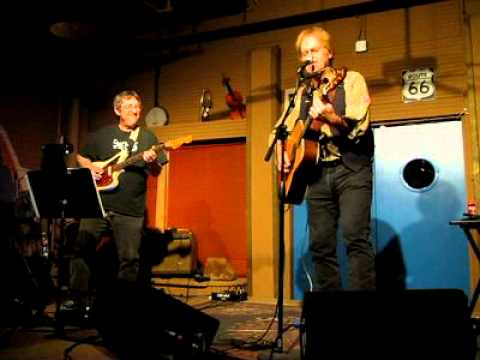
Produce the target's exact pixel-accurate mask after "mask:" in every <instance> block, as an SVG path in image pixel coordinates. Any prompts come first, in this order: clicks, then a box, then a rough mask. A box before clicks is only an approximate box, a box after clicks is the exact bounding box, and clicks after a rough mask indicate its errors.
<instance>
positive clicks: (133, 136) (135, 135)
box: [129, 126, 140, 142]
mask: <svg viewBox="0 0 480 360" xmlns="http://www.w3.org/2000/svg"><path fill="white" fill-rule="evenodd" d="M139 132H140V126H137V128H136V129H135V130H133V131H130V136H129V138H130V140H132V141H133V142H135V141H137V138H138V133H139Z"/></svg>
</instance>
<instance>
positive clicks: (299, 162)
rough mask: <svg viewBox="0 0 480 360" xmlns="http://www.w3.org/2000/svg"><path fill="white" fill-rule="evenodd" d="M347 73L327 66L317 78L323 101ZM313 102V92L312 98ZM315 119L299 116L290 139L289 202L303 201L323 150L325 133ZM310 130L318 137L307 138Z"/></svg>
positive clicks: (287, 143) (287, 197) (286, 185)
mask: <svg viewBox="0 0 480 360" xmlns="http://www.w3.org/2000/svg"><path fill="white" fill-rule="evenodd" d="M345 75H346V69H345V68H341V69H339V70H337V69H334V68H332V67H327V68H325V69H324V70H323V71H322V72H321V73H320V74H319V75H318V79H312V81H317V86H318V89H317V90H315V91H320V96H321V99H322V101H324V102H328V101H329V99H328V93H329V92H331V91H333V90H334V89H335V88H336V87H337V86H338V84H340V83H341V82H342V81H343V79H344V78H345ZM310 101H313V94H312V99H311V100H310ZM298 114H299V111H296V112H292V114H291V115H292V116H298ZM312 121H313V119H312V118H311V116H308V117H307V119H306V120H305V121H303V120H300V119H297V120H296V123H295V126H294V128H293V130H292V132H291V133H290V136H289V137H288V139H287V141H286V150H285V151H286V153H287V157H288V159H289V160H290V164H291V169H290V172H289V173H288V174H287V178H286V180H285V202H286V203H287V204H300V203H302V201H303V199H304V196H305V191H306V190H307V185H308V181H309V179H310V178H311V174H312V171H313V169H314V167H316V166H318V165H317V154H318V151H319V146H320V141H321V139H322V138H323V136H322V134H321V132H320V131H318V130H319V129H318V128H317V127H316V126H312ZM307 132H309V134H311V133H312V132H316V134H315V136H314V137H316V139H315V140H312V137H305V135H306V134H307Z"/></svg>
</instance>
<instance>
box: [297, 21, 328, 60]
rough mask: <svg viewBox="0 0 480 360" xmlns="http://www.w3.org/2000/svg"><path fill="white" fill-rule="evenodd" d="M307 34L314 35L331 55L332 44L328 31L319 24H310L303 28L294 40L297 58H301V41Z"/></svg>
mask: <svg viewBox="0 0 480 360" xmlns="http://www.w3.org/2000/svg"><path fill="white" fill-rule="evenodd" d="M307 36H314V37H316V38H317V39H318V40H319V41H320V42H321V43H322V45H323V46H324V47H325V48H326V49H328V51H330V53H331V54H332V55H333V46H332V37H331V36H330V34H329V33H328V31H326V30H324V29H323V28H321V27H320V26H312V27H309V28H307V29H304V30H302V31H301V32H300V34H298V36H297V40H296V41H295V49H296V50H297V55H298V58H299V59H301V57H302V49H301V46H302V42H303V40H304V39H305V38H306V37H307Z"/></svg>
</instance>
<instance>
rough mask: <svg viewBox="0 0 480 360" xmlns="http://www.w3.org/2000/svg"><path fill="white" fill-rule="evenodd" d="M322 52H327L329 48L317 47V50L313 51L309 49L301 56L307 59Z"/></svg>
mask: <svg viewBox="0 0 480 360" xmlns="http://www.w3.org/2000/svg"><path fill="white" fill-rule="evenodd" d="M322 50H327V48H324V47H323V46H320V47H316V48H313V49H307V50H304V51H302V53H301V55H302V57H307V56H309V55H313V54H318V53H320V52H321V51H322Z"/></svg>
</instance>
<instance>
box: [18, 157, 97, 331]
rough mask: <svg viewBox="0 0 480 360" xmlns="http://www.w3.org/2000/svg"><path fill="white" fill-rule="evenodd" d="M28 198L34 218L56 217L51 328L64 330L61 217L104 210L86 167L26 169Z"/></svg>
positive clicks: (63, 219)
mask: <svg viewBox="0 0 480 360" xmlns="http://www.w3.org/2000/svg"><path fill="white" fill-rule="evenodd" d="M27 186H28V192H29V194H30V199H31V203H32V207H33V211H34V213H35V217H37V218H38V219H41V218H46V219H60V234H59V239H58V256H57V261H58V278H57V290H60V291H58V295H57V299H56V300H57V301H56V309H55V330H56V333H57V334H58V335H63V334H64V329H63V324H62V323H61V321H60V316H59V310H60V306H61V289H62V285H64V284H63V283H62V281H63V280H64V274H65V273H64V270H65V269H64V266H63V265H64V262H63V257H64V246H65V244H64V238H65V218H100V217H105V216H106V213H105V210H104V208H103V205H102V201H101V198H100V194H99V192H98V189H97V187H96V185H95V179H94V178H93V175H92V173H91V171H90V170H89V169H87V168H69V169H67V168H64V169H63V168H62V167H61V166H60V167H59V168H48V167H45V168H44V169H42V170H32V171H28V172H27Z"/></svg>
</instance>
